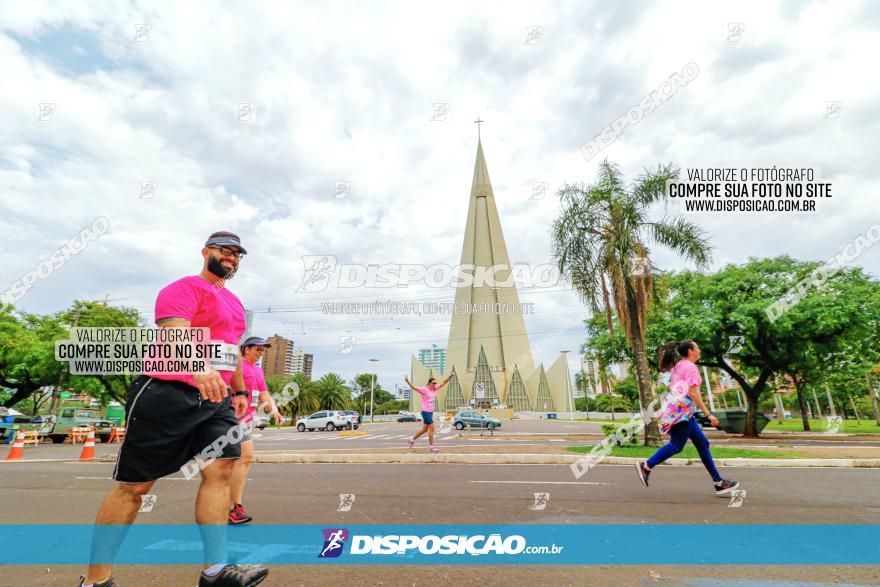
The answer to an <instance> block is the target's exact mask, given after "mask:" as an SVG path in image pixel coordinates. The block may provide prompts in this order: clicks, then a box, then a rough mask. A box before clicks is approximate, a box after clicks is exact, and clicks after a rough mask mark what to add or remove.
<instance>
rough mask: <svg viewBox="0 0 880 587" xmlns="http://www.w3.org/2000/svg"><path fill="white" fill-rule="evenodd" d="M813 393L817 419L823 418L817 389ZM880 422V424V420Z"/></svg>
mask: <svg viewBox="0 0 880 587" xmlns="http://www.w3.org/2000/svg"><path fill="white" fill-rule="evenodd" d="M812 391H813V403H815V404H816V417H818V418H821V417H822V408H821V407H819V398H818V397H816V388H815V387H814V388H813V389H812ZM878 422H880V420H878Z"/></svg>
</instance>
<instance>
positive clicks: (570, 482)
mask: <svg viewBox="0 0 880 587" xmlns="http://www.w3.org/2000/svg"><path fill="white" fill-rule="evenodd" d="M470 482H471V483H521V484H528V485H612V484H611V483H600V482H598V481H474V480H471V481H470Z"/></svg>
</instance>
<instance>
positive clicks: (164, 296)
mask: <svg viewBox="0 0 880 587" xmlns="http://www.w3.org/2000/svg"><path fill="white" fill-rule="evenodd" d="M163 318H183V319H185V320H189V322H190V326H191V327H193V328H210V329H211V340H220V341H223V342H226V343H228V344H231V345H238V343H239V340H240V339H241V335H242V334H244V330H245V327H246V325H245V319H244V306H242V305H241V301H240V300H239V299H238V296H236V295H235V294H234V293H232V292H231V291H229V290H228V289H226V288H225V287H215V286H214V285H212V284H210V283H208V282H207V281H205V280H204V279H202V278H201V277H199V276H198V275H190V276H188V277H182V278H180V279H178V280H177V281H175V282H172V283H171V284H170V285H168V286H166V287H165V288H163V289H162V291H160V292H159V295H158V296H156V321H157V322H158V321H159V320H161V319H163ZM234 373H235V372H234V371H220V376H221V377H222V378H223V381H225V382H226V384H227V385H229V382H230V381H231V380H232V375H233V374H234ZM144 375H147V376H149V377H155V378H156V379H164V380H167V381H183V382H184V383H187V384H189V385H192V386H193V387H196V388H197V386H196V384H195V381H194V380H193V378H192V375H190V374H189V373H165V374H162V373H146V372H145V373H144Z"/></svg>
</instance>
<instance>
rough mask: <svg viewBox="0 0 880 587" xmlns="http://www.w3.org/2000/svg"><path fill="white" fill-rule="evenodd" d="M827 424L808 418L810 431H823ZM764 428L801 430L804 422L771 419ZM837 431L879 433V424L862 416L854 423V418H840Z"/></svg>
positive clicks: (826, 422)
mask: <svg viewBox="0 0 880 587" xmlns="http://www.w3.org/2000/svg"><path fill="white" fill-rule="evenodd" d="M828 424H829V422H828V420H824V419H823V420H819V419H815V418H814V419H812V420H810V429H811V431H812V432H825V431H826V430H827V429H828ZM764 430H765V431H766V432H773V431H774V430H785V431H792V432H803V430H804V424H803V422H802V421H801V419H800V418H794V419H791V420H786V421H785V422H777V421H776V420H773V421H772V422H770V423H769V424H767V427H766V428H764ZM837 431H838V432H845V433H848V434H880V426H878V425H877V421H876V420H874V419H873V418H872V419H870V420H868V419H865V418H862V423H861V424H858V423H856V421H855V420H842V421H841V422H840V426H839V427H838V429H837Z"/></svg>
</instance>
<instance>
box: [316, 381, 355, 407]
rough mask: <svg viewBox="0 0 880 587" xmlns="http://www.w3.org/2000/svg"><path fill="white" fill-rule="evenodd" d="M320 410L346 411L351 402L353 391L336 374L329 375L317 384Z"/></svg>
mask: <svg viewBox="0 0 880 587" xmlns="http://www.w3.org/2000/svg"><path fill="white" fill-rule="evenodd" d="M315 395H316V396H317V397H318V409H320V410H344V409H346V408H348V406H349V403H350V402H351V389H350V388H349V387H348V386H347V385H346V384H345V380H344V379H343V378H342V377H340V376H339V375H337V374H336V373H327V374H326V375H324V376H323V377H321V378H320V379H318V381H316V382H315Z"/></svg>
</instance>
